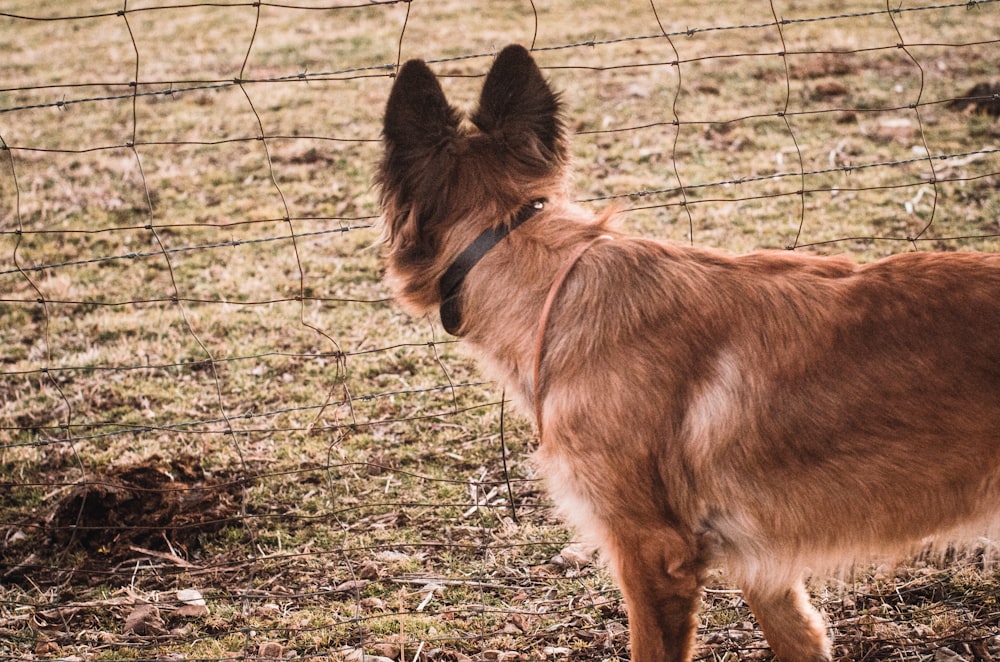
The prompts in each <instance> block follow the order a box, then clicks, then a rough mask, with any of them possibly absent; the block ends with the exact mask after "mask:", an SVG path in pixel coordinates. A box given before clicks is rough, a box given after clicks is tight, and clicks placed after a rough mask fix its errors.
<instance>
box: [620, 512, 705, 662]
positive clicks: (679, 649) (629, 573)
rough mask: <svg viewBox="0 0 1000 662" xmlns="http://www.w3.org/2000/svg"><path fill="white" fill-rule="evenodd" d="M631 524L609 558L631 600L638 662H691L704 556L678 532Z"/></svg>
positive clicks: (635, 660)
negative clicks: (650, 528) (702, 557)
mask: <svg viewBox="0 0 1000 662" xmlns="http://www.w3.org/2000/svg"><path fill="white" fill-rule="evenodd" d="M628 524H629V528H630V529H631V530H630V531H627V532H621V535H615V534H614V533H612V535H611V540H610V541H608V544H607V545H605V548H604V553H605V554H606V555H607V556H608V560H609V563H610V566H611V568H612V570H613V572H614V573H615V576H616V578H617V580H618V583H619V586H620V587H621V589H622V593H623V594H624V596H625V605H626V607H627V608H628V619H629V640H630V643H631V645H632V662H688V661H689V660H690V659H691V653H692V648H693V647H694V635H695V631H696V630H697V627H698V616H697V611H698V605H699V601H700V599H701V589H702V570H703V562H702V561H701V559H700V555H699V553H698V550H697V548H696V546H694V545H692V544H688V543H686V542H685V541H684V539H683V538H682V536H680V535H679V534H678V533H676V532H675V531H673V530H670V529H661V530H658V531H657V530H648V529H644V528H642V527H641V526H639V525H638V524H636V523H635V522H628Z"/></svg>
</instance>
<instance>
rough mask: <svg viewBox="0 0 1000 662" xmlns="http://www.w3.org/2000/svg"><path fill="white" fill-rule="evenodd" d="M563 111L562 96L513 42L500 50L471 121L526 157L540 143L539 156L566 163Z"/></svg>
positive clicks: (525, 53) (525, 51) (521, 48)
mask: <svg viewBox="0 0 1000 662" xmlns="http://www.w3.org/2000/svg"><path fill="white" fill-rule="evenodd" d="M559 113H560V103H559V97H558V95H557V94H556V93H555V92H553V91H552V89H551V88H550V87H549V85H548V83H546V82H545V78H544V77H543V76H542V72H541V71H540V70H539V68H538V65H537V64H535V61H534V59H532V57H531V54H530V53H529V52H528V50H527V49H526V48H524V46H521V45H519V44H511V45H510V46H507V47H506V48H504V49H503V50H502V51H500V54H499V55H498V56H497V59H496V61H495V62H494V63H493V67H492V68H491V69H490V73H489V74H488V75H487V76H486V82H485V83H484V84H483V92H482V94H481V96H480V98H479V108H478V110H476V112H475V114H474V115H473V116H472V122H473V124H475V125H476V126H477V127H478V128H479V130H480V131H482V132H483V133H485V134H487V135H490V136H492V137H494V138H495V139H497V140H498V141H500V142H501V143H503V144H505V145H506V146H508V147H509V148H510V149H512V150H515V152H517V153H519V154H520V155H521V156H524V157H527V156H529V155H532V153H533V151H534V150H531V149H530V148H531V147H537V148H541V153H540V154H537V156H541V157H542V158H543V159H544V160H545V161H547V162H549V163H551V162H553V161H555V162H561V161H564V160H565V158H566V153H567V149H568V148H567V145H566V140H565V137H564V131H563V124H562V119H561V118H560V114H559Z"/></svg>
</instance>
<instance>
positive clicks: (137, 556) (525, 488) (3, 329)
mask: <svg viewBox="0 0 1000 662" xmlns="http://www.w3.org/2000/svg"><path fill="white" fill-rule="evenodd" d="M717 4H718V5H719V6H711V5H709V6H706V5H704V4H703V3H686V4H682V5H677V4H676V3H675V4H673V5H671V6H667V5H665V4H664V3H659V2H656V1H655V0H654V1H653V2H646V1H644V0H643V1H638V0H637V1H635V2H631V3H596V2H589V1H588V2H569V0H560V1H558V2H549V3H541V2H538V3H536V2H533V1H532V0H526V1H520V0H517V1H514V0H512V1H511V2H502V3H484V2H452V1H444V2H434V3H431V2H423V1H421V0H385V1H379V2H371V3H351V2H344V3H329V2H300V3H274V2H183V3H162V2H156V1H155V0H148V1H143V2H138V1H136V0H124V1H122V2H110V1H101V0H87V1H86V2H80V3H74V4H73V5H68V4H58V3H49V4H39V3H34V2H29V1H28V0H10V1H8V2H6V3H4V4H3V5H2V6H0V40H2V41H3V42H4V43H5V44H6V46H5V51H6V54H5V58H4V59H5V61H4V62H2V63H0V71H2V72H3V73H2V76H0V81H2V82H0V255H3V256H4V258H3V260H2V262H0V333H2V334H3V336H2V344H0V346H2V349H0V412H2V414H0V662H2V661H5V660H11V661H13V660H30V659H63V660H85V659H96V658H108V659H111V658H114V659H117V658H128V659H132V660H162V659H167V658H169V659H187V660H204V661H209V660H219V661H221V660H232V659H260V660H277V659H291V658H296V659H307V658H323V659H343V660H359V661H360V660H363V659H368V660H371V659H374V660H377V661H378V662H384V660H386V659H389V660H407V661H410V660H413V661H417V660H450V661H453V660H470V659H475V660H535V659H575V660H590V659H592V660H614V659H628V632H627V614H626V613H625V609H624V605H623V602H622V600H621V596H620V594H619V593H618V591H617V589H616V588H615V587H614V584H613V582H612V581H611V579H610V577H609V575H608V573H607V572H606V570H605V569H604V568H603V567H602V566H601V564H600V562H599V558H595V557H594V555H593V550H592V549H590V548H589V547H588V546H587V545H585V544H581V543H579V542H575V541H574V537H573V534H572V533H571V532H568V531H566V530H565V529H564V528H563V526H562V525H561V524H560V522H559V521H558V519H557V518H556V517H555V516H554V515H553V513H552V512H551V505H550V504H549V502H548V501H547V499H546V497H545V496H544V490H543V487H542V484H541V477H539V476H538V475H536V473H535V471H534V469H533V466H532V464H531V462H530V451H531V449H532V448H534V445H535V443H536V439H535V438H534V434H535V433H534V431H533V429H532V427H531V425H530V424H529V422H528V421H527V420H526V419H524V418H521V417H519V416H517V415H512V414H510V413H509V411H507V410H508V409H509V407H508V405H509V403H508V402H505V400H504V397H505V396H504V394H503V393H501V392H499V391H498V389H496V388H495V386H494V385H493V384H491V383H490V382H487V381H484V379H483V378H482V377H481V375H480V374H479V373H478V372H477V370H476V369H475V367H474V365H473V364H472V363H471V362H470V361H469V360H468V359H467V358H465V357H464V356H463V355H462V354H461V352H460V351H459V348H460V346H461V343H460V342H457V341H455V340H453V339H451V338H449V337H448V336H447V335H445V334H444V332H443V330H442V329H441V328H440V325H439V324H438V322H437V320H433V319H415V318H411V317H409V316H407V315H405V313H403V312H402V311H401V310H400V309H399V308H398V307H397V306H396V304H395V303H394V302H393V301H392V298H391V294H390V292H389V289H388V288H387V287H386V286H385V285H384V284H383V282H382V275H383V273H382V264H381V258H380V248H379V242H380V234H379V233H380V231H381V229H380V226H379V222H378V217H379V208H378V191H377V190H376V189H375V188H374V185H373V183H372V182H373V178H374V173H375V168H376V166H377V163H378V161H379V158H380V150H381V142H380V140H381V113H382V109H383V108H384V104H385V101H386V99H387V97H388V92H389V89H390V88H391V85H392V82H393V80H394V77H395V73H396V71H397V70H398V68H399V66H400V65H401V63H402V62H404V61H405V60H407V59H409V58H414V57H419V58H422V59H424V60H425V61H426V62H427V63H428V64H429V65H430V66H431V68H432V69H433V70H434V71H435V72H436V73H437V74H438V76H439V78H440V80H441V81H442V85H443V86H444V88H445V90H446V92H447V94H448V96H449V99H451V100H453V102H454V103H456V105H458V106H460V107H463V108H468V107H471V106H473V105H474V103H475V99H476V97H477V95H478V90H479V88H480V86H481V85H482V79H483V77H484V76H485V74H486V72H487V71H488V69H489V66H490V64H491V63H492V59H493V57H494V56H495V54H496V52H497V51H498V50H499V49H500V48H501V47H503V46H504V45H505V44H507V43H509V42H515V41H517V42H521V43H524V44H525V45H527V46H530V47H531V50H532V51H533V54H534V56H535V58H536V61H537V62H538V64H539V66H540V67H541V68H542V70H543V71H544V72H545V74H546V76H547V77H548V78H549V80H550V81H551V82H552V84H553V86H554V87H555V88H557V89H559V90H561V92H562V101H563V105H564V112H565V114H566V119H567V126H568V127H569V132H570V134H571V135H570V138H571V141H572V145H573V150H574V167H575V168H576V170H575V173H574V174H575V179H574V184H575V185H576V189H575V190H576V192H575V196H576V200H577V202H578V204H580V205H581V206H584V207H586V208H591V209H593V210H594V211H595V212H596V211H600V210H602V209H603V208H605V207H609V206H610V207H612V208H613V209H615V210H616V212H617V214H616V215H617V217H618V219H619V221H618V222H619V224H620V225H621V226H622V227H623V228H624V229H626V230H628V231H630V232H636V233H641V234H643V235H646V236H654V237H659V238H663V239H667V240H671V241H677V242H682V243H688V244H691V243H694V244H704V245H712V246H716V247H719V248H723V249H727V250H732V251H746V250H752V249H758V248H777V249H787V250H812V251H819V252H825V253H849V254H851V255H853V256H854V257H855V258H856V259H859V260H871V259H875V258H878V257H881V256H883V255H886V254H889V253H893V252H899V251H908V250H979V251H995V250H997V249H998V247H1000V124H998V122H1000V120H998V117H1000V37H998V35H1000V0H978V1H969V2H905V3H899V2H896V3H885V4H883V3H880V2H867V1H865V2H862V1H861V0H850V1H834V0H830V1H824V2H817V3H786V2H780V1H778V0H771V1H770V2H757V3H751V2H735V3H717ZM605 5H614V6H605ZM857 575H858V576H857V577H854V578H851V580H850V581H848V580H846V579H843V580H842V581H841V582H840V583H839V584H838V583H829V584H827V583H822V582H818V583H817V584H816V585H815V586H814V587H813V594H814V597H815V598H816V599H817V601H818V602H819V603H821V605H822V606H823V608H824V610H825V611H826V613H827V614H828V615H829V617H830V621H831V626H832V629H833V631H834V635H835V638H836V646H837V648H836V656H837V659H844V660H858V659H866V660H889V659H892V660H914V661H915V660H924V659H931V658H933V659H968V660H979V659H984V660H985V659H990V658H989V656H990V655H993V656H996V655H1000V639H998V637H997V632H998V629H1000V610H998V609H997V607H996V604H997V601H996V596H997V595H998V594H1000V577H998V576H997V574H996V572H995V570H989V569H984V567H983V565H982V563H981V559H980V558H979V557H976V556H975V555H972V556H969V557H963V558H961V559H956V563H954V564H952V565H949V566H947V567H945V566H940V565H938V564H936V563H935V562H934V560H933V559H921V560H917V561H914V562H913V563H912V564H911V565H908V566H905V567H902V568H898V569H896V579H895V580H894V581H890V580H888V579H887V578H886V576H885V575H886V571H885V570H884V569H880V568H877V569H875V570H873V571H871V572H869V571H867V570H866V571H861V570H859V571H857ZM954 596H958V597H957V598H955V597H954ZM699 639H700V641H701V642H702V647H701V649H699V650H700V653H699V656H700V658H699V659H763V658H766V656H767V654H768V653H767V647H766V644H765V642H764V641H763V638H762V636H761V634H760V632H759V630H758V629H756V628H755V627H754V626H753V625H752V617H751V615H750V613H749V610H748V608H747V607H746V605H745V603H743V601H742V598H741V596H740V594H739V592H738V591H735V590H733V589H732V587H730V586H728V585H727V584H726V583H725V580H724V576H723V577H722V578H721V579H719V581H718V582H713V583H711V584H710V586H709V589H708V590H707V592H706V594H705V598H704V612H703V623H702V626H701V629H700V632H699ZM949 655H953V656H954V657H949Z"/></svg>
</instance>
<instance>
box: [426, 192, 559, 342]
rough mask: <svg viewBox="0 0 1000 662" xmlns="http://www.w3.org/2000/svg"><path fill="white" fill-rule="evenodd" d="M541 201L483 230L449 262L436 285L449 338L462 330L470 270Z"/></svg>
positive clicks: (539, 207)
mask: <svg viewBox="0 0 1000 662" xmlns="http://www.w3.org/2000/svg"><path fill="white" fill-rule="evenodd" d="M546 202H547V201H546V200H545V199H544V198H539V199H536V200H532V201H531V202H529V203H528V204H526V205H524V206H523V207H521V209H520V210H518V212H517V216H515V217H514V220H513V221H511V222H510V223H502V224H500V225H499V226H497V227H495V228H489V229H487V230H484V231H483V233H482V234H480V235H479V236H478V237H476V239H475V240H474V241H473V242H472V243H471V244H469V245H468V246H467V247H466V248H465V250H463V251H462V252H461V253H460V254H459V256H458V257H457V258H455V261H454V262H452V263H451V265H450V266H449V267H448V269H447V271H445V272H444V276H442V277H441V282H440V284H439V286H438V288H439V291H440V292H441V309H440V312H441V324H442V325H444V330H445V331H447V332H448V333H450V334H451V335H453V336H457V335H460V330H461V327H462V297H461V294H462V283H464V282H465V277H466V276H467V275H468V274H469V272H470V271H472V268H473V267H474V266H476V264H478V263H479V261H480V260H481V259H483V257H484V256H485V255H486V254H487V253H488V252H489V251H490V250H491V249H492V248H493V247H494V246H496V245H497V244H499V243H500V242H501V241H503V239H504V238H505V237H506V236H507V235H509V234H510V233H511V232H513V231H514V230H515V229H517V228H518V227H519V226H520V225H522V224H523V223H524V222H525V221H527V220H528V219H530V218H532V217H533V216H535V214H537V213H538V212H540V211H541V210H542V209H544V208H545V203H546Z"/></svg>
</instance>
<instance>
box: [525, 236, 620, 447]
mask: <svg viewBox="0 0 1000 662" xmlns="http://www.w3.org/2000/svg"><path fill="white" fill-rule="evenodd" d="M612 239H614V237H612V236H611V235H607V234H602V235H600V236H599V237H594V238H593V239H591V240H590V241H588V242H587V243H585V244H582V245H581V246H579V247H578V248H577V249H576V251H575V252H574V253H573V254H572V255H570V257H569V259H568V260H566V262H565V263H563V266H562V268H561V269H560V270H559V273H558V275H556V279H555V280H554V281H553V282H552V286H551V287H550V288H549V294H548V296H547V297H545V305H544V306H542V315H541V318H540V319H539V320H538V333H537V335H536V336H535V374H534V380H535V382H534V386H535V421H536V424H537V425H538V438H539V440H541V439H542V387H541V374H542V353H543V351H544V350H545V331H546V328H547V327H548V324H549V314H550V313H551V312H552V306H553V305H554V304H555V300H556V297H557V296H559V291H560V290H561V289H562V286H563V284H565V282H566V279H567V278H568V277H569V274H570V272H571V271H573V267H575V266H576V263H577V262H579V261H580V258H581V257H583V254H584V253H586V252H587V251H588V250H590V249H591V248H592V247H593V246H594V244H596V243H597V242H599V241H610V240H612Z"/></svg>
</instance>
